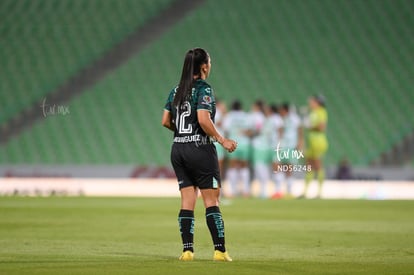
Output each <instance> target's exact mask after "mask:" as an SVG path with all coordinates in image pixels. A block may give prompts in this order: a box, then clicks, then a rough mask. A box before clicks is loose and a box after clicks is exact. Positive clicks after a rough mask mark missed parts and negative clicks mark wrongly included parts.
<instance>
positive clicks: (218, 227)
mask: <svg viewBox="0 0 414 275" xmlns="http://www.w3.org/2000/svg"><path fill="white" fill-rule="evenodd" d="M206 221H207V226H208V229H209V230H210V234H211V238H212V239H213V243H214V249H215V250H220V251H221V252H226V247H225V246H224V222H223V218H222V216H221V212H220V208H219V207H218V206H211V207H208V208H206Z"/></svg>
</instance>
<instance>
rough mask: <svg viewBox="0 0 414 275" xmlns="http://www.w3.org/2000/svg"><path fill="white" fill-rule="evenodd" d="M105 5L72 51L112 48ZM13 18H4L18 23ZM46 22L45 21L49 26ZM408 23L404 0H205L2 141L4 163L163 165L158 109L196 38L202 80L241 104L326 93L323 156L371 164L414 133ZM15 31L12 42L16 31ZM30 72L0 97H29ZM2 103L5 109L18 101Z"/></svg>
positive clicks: (300, 101)
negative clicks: (205, 74)
mask: <svg viewBox="0 0 414 275" xmlns="http://www.w3.org/2000/svg"><path fill="white" fill-rule="evenodd" d="M136 2H138V3H142V2H140V1H131V3H130V2H116V3H119V4H117V5H119V9H120V10H122V11H124V13H126V14H129V12H132V11H134V12H135V9H132V8H131V6H130V5H133V3H136ZM149 2H152V1H148V3H149ZM164 2H166V1H164ZM164 2H163V3H164ZM75 3H78V2H75ZM88 3H89V2H88ZM92 3H94V2H92ZM111 3H112V2H111ZM114 3H115V2H114ZM121 3H122V4H121ZM9 5H12V4H9ZM73 6H76V5H73ZM81 7H82V5H80V6H79V7H77V8H79V9H80V8H81ZM155 7H157V5H156V4H154V6H153V9H152V10H153V11H154V12H155V10H156V9H155ZM66 8H67V9H72V8H73V9H75V8H74V7H69V6H68V7H66ZM13 9H17V8H15V7H14V8H13ZM2 10H3V9H2ZM108 10H110V7H108ZM18 11H19V9H17V11H16V13H17V12H18ZM16 13H14V14H16ZM124 13H122V15H123V14H124ZM103 14H104V15H103V17H95V18H94V19H93V21H91V22H90V24H91V25H89V26H91V27H90V29H89V30H90V32H89V33H88V35H84V36H78V37H73V38H71V40H76V41H77V42H76V43H77V46H76V48H79V51H81V50H82V51H83V50H85V49H90V48H91V47H92V46H91V45H98V47H100V48H101V51H98V50H95V51H94V52H95V53H96V54H100V53H102V52H103V49H102V48H106V47H107V46H109V45H106V46H102V47H101V45H105V43H103V42H102V41H100V40H99V39H100V38H101V36H102V34H101V32H100V31H97V30H96V29H95V28H98V29H99V28H102V29H105V30H107V32H108V35H109V36H111V35H113V34H114V33H117V32H116V30H114V29H111V28H109V29H108V28H105V26H106V25H111V24H113V23H115V22H117V20H118V19H119V18H118V17H116V16H115V17H113V16H112V13H110V12H109V11H108V13H106V14H105V13H103ZM109 14H111V16H108V15H109ZM120 14H121V12H120ZM105 15H106V16H105ZM33 16H35V15H33ZM44 16H45V15H39V16H38V17H36V18H37V20H40V19H39V18H42V17H44ZM119 16H120V15H119ZM127 16H130V15H127ZM134 16H136V15H134ZM134 16H132V17H134ZM14 17H15V18H14V19H13V16H10V18H11V19H9V23H8V24H9V26H11V25H13V22H14V21H17V22H19V21H18V20H17V16H16V15H15V16H14ZM19 18H20V17H19ZM144 19H145V18H143V19H142V20H144ZM67 20H70V19H67ZM85 20H86V19H85ZM28 22H30V21H27V22H26V24H29V23H28ZM45 22H49V21H45ZM50 22H51V23H45V24H46V26H48V27H50V28H51V26H52V21H50ZM64 22H65V21H64ZM105 22H106V23H105ZM21 24H23V23H21ZM92 24H93V25H92ZM128 24H131V23H130V22H129V21H127V20H126V21H125V25H128ZM92 26H93V27H92ZM412 26H414V4H413V2H411V1H403V0H398V1H386V0H379V1H373V0H371V1H357V0H350V1H345V0H343V1H329V0H318V1H270V0H262V1H247V0H245V1H238V2H237V5H235V3H234V1H217V0H210V1H207V2H206V3H205V4H204V5H203V6H201V7H200V8H199V9H197V10H196V11H194V12H193V13H192V14H190V15H188V16H186V17H185V18H183V19H182V21H181V22H179V23H178V24H176V25H175V26H173V27H172V28H171V30H170V31H168V32H167V33H166V34H165V35H163V36H162V37H161V38H160V39H159V40H157V41H156V42H154V43H152V45H150V46H149V47H148V48H146V49H145V50H143V51H142V52H140V53H139V54H137V55H136V56H134V57H133V58H131V59H130V60H129V61H128V62H127V63H125V64H124V65H123V66H122V67H120V68H119V69H117V70H116V71H114V72H113V73H112V74H111V75H109V76H108V77H107V78H105V79H104V80H102V81H101V82H100V83H98V84H97V85H96V86H95V87H93V88H91V89H90V90H88V91H87V92H86V93H84V94H82V95H80V96H79V97H76V98H74V99H73V100H71V101H70V102H67V104H66V105H67V107H68V108H69V109H70V114H69V115H66V116H48V117H47V118H45V119H44V120H42V121H41V122H39V123H36V124H35V125H33V127H31V128H30V129H28V130H27V131H25V132H24V133H22V134H21V135H20V136H18V137H16V138H15V139H13V140H11V141H9V142H8V143H7V144H6V145H5V146H3V147H2V148H0V156H1V157H0V163H62V164H69V163H79V164H103V163H105V164H111V163H125V164H126V163H136V164H139V165H168V163H169V146H170V142H171V134H170V133H168V131H166V130H164V129H162V127H161V126H160V116H161V113H162V108H163V105H164V102H165V99H166V96H167V94H168V91H169V89H171V88H172V87H173V86H174V85H175V84H176V82H177V80H178V78H179V74H180V71H181V63H182V58H183V56H184V53H185V51H186V50H187V49H188V48H191V47H195V46H202V47H205V48H206V49H208V50H209V52H210V54H211V55H212V64H213V69H212V75H211V78H210V79H209V82H210V83H211V84H212V85H213V87H214V89H215V91H216V93H217V95H218V96H219V97H220V98H221V99H223V100H225V101H226V102H227V103H230V101H231V100H233V99H235V98H238V99H241V100H242V102H243V103H244V104H245V108H246V109H247V108H249V104H250V103H251V102H253V101H254V100H255V99H257V98H263V99H265V100H267V101H269V102H276V103H279V102H282V101H286V100H289V101H290V102H292V103H295V104H296V105H297V106H298V107H299V106H303V105H305V104H306V99H307V98H308V97H309V96H310V95H313V94H318V93H322V94H324V95H325V97H326V98H327V106H328V112H329V115H330V121H329V128H328V136H329V140H330V150H329V152H328V155H327V157H326V163H327V165H335V164H336V163H337V162H338V161H339V160H340V159H342V157H343V156H345V155H346V156H347V157H348V159H349V160H350V161H351V162H352V163H353V164H354V165H367V164H369V163H370V162H372V161H373V160H375V159H376V158H378V157H379V156H380V155H381V153H382V152H385V151H387V150H389V149H390V148H391V147H392V146H393V144H395V143H397V142H399V141H401V140H402V139H403V137H404V136H405V135H407V134H409V133H412V132H413V131H414V127H413V125H414V116H412V110H413V106H414V93H412V91H411V90H412V87H413V86H414V85H413V84H414V79H413V77H412V75H413V72H414V68H413V67H412V63H413V60H414V36H413V28H412ZM91 30H92V31H91ZM126 32H127V31H125V33H126ZM75 33H76V32H75ZM27 35H28V36H27V38H26V39H29V38H30V34H27ZM11 36H13V35H10V37H8V38H7V41H8V40H13V39H14V37H11ZM62 39H63V41H65V40H64V39H65V38H62ZM120 39H121V37H120ZM16 43H17V42H13V43H11V42H10V44H11V45H12V44H13V45H14V44H16ZM54 43H58V42H54ZM59 43H60V42H59ZM62 43H65V42H62ZM73 43H75V42H73ZM58 48H59V47H58ZM21 51H24V50H23V49H22V50H21ZM11 52H12V47H11V46H10V49H9V51H8V53H9V54H10V53H11ZM40 52H41V53H42V51H40ZM92 52H93V51H92ZM31 54H34V52H31ZM5 56H6V55H5ZM54 56H56V57H53V58H52V57H50V59H49V60H50V62H54V63H53V64H56V65H54V66H50V64H49V63H46V64H44V65H43V67H45V68H47V70H48V71H49V72H50V71H53V70H55V69H56V68H57V67H59V68H60V67H61V64H66V63H65V62H67V61H65V60H66V59H65V58H63V57H62V58H60V57H58V56H60V54H59V53H56V54H54ZM93 56H94V55H93V54H91V55H89V57H88V58H92V57H93ZM55 58H56V59H55ZM88 58H82V55H81V54H80V53H75V54H74V55H73V56H71V57H67V59H69V60H73V59H75V60H76V61H77V62H79V63H78V64H85V62H86V63H87V62H88V61H90V60H91V59H88ZM2 60H3V58H2ZM13 66H15V65H13ZM62 67H67V68H69V67H70V66H69V65H63V66H62ZM8 68H12V65H9V67H8ZM70 68H72V69H71V70H72V71H71V70H70V69H67V70H65V72H64V73H61V76H60V77H58V76H53V77H50V79H49V77H47V76H48V74H47V73H45V72H44V75H43V76H37V75H36V76H33V75H32V76H30V77H32V78H35V79H37V80H39V79H40V80H41V79H46V80H47V81H46V80H45V82H46V83H48V85H49V86H46V85H44V86H43V87H46V89H40V88H39V89H38V90H39V92H37V93H35V91H33V94H34V96H36V97H39V95H40V96H43V95H44V94H42V93H43V92H45V91H47V90H48V89H50V88H51V87H52V86H53V85H56V84H57V83H59V82H61V81H63V80H64V78H65V77H67V76H68V75H69V74H70V73H71V72H73V71H74V70H76V69H77V68H79V67H76V66H73V67H70ZM9 70H10V69H9ZM8 74H10V75H13V77H17V78H18V74H16V73H13V72H9V73H8ZM25 75H26V74H25ZM29 75H30V73H29ZM28 77H29V76H27V78H28ZM27 78H26V77H23V78H19V81H16V80H15V79H14V80H13V81H12V80H10V82H9V84H7V85H12V84H11V83H14V84H13V85H21V87H20V88H13V89H12V90H14V89H17V90H19V91H20V92H17V90H16V97H14V95H13V96H12V95H11V93H4V94H3V93H2V97H3V96H4V98H1V100H6V99H7V98H11V97H13V100H16V102H19V104H20V103H21V102H26V101H27V100H29V99H28V98H27V97H26V96H25V93H24V92H25V91H26V90H27V87H28V86H27V85H29V84H28V83H31V84H32V83H33V82H32V80H28V79H27ZM15 82H19V83H18V84H17V83H15ZM33 84H34V83H33ZM2 85H4V84H2ZM37 85H40V84H37ZM34 86H36V85H34ZM3 89H4V88H3ZM8 89H11V88H8ZM6 94H8V95H7V98H6ZM23 104H24V103H23ZM7 113H8V115H7V116H6V117H9V116H10V115H12V113H13V111H8V112H7ZM2 117H3V116H2ZM3 119H5V117H3Z"/></svg>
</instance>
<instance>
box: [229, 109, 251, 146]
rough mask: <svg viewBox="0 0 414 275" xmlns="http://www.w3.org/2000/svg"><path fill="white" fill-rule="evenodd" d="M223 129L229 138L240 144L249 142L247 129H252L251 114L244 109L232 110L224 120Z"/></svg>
mask: <svg viewBox="0 0 414 275" xmlns="http://www.w3.org/2000/svg"><path fill="white" fill-rule="evenodd" d="M223 129H224V131H225V132H226V135H227V137H228V138H230V139H233V140H236V141H237V142H238V143H239V144H248V143H249V137H248V136H247V135H246V131H247V130H249V129H250V124H249V116H248V114H247V113H246V112H244V111H230V112H228V113H227V115H226V116H225V118H224V120H223Z"/></svg>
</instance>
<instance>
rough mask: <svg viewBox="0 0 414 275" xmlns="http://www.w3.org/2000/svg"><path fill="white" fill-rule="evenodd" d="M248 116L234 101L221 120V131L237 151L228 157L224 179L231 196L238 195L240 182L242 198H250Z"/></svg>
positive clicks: (239, 103)
mask: <svg viewBox="0 0 414 275" xmlns="http://www.w3.org/2000/svg"><path fill="white" fill-rule="evenodd" d="M249 128H250V125H249V116H248V114H247V113H246V112H245V111H243V110H242V104H241V102H240V101H238V100H236V101H234V102H233V104H232V106H231V110H230V111H229V112H228V113H227V115H226V116H225V118H224V120H223V129H224V131H225V133H226V135H227V137H228V138H229V137H233V138H234V139H235V140H237V142H238V148H237V151H235V152H234V153H233V154H229V155H228V159H229V167H228V169H227V173H226V178H227V180H228V182H229V184H230V188H231V196H238V195H239V191H238V190H239V188H238V184H239V182H242V188H243V191H242V193H243V196H245V197H247V196H250V171H249V162H248V161H249V154H250V138H249V136H248V131H249Z"/></svg>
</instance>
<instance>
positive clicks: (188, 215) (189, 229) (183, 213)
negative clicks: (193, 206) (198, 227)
mask: <svg viewBox="0 0 414 275" xmlns="http://www.w3.org/2000/svg"><path fill="white" fill-rule="evenodd" d="M178 225H179V226H180V233H181V240H182V241H183V252H184V251H187V250H190V251H191V252H194V248H193V240H194V211H191V210H185V209H181V210H180V213H179V214H178Z"/></svg>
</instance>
